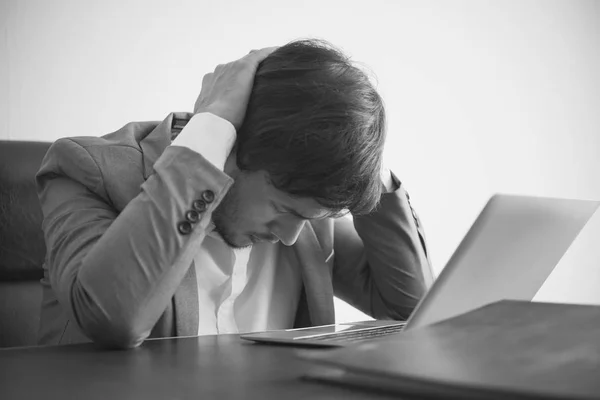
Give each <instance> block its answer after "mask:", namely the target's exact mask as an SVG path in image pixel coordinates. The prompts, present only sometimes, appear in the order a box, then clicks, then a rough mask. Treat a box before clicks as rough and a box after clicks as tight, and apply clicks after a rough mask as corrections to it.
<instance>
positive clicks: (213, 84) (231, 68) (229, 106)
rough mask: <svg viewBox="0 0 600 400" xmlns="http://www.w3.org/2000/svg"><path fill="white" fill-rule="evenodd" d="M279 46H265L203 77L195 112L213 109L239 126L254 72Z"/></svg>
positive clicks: (244, 111)
mask: <svg viewBox="0 0 600 400" xmlns="http://www.w3.org/2000/svg"><path fill="white" fill-rule="evenodd" d="M276 49H277V47H265V48H263V49H260V50H252V51H251V52H250V53H248V54H247V55H245V56H244V57H242V58H240V59H239V60H235V61H232V62H230V63H227V64H219V65H217V67H216V68H215V70H214V72H209V73H208V74H206V75H204V78H203V79H202V89H201V91H200V95H199V96H198V99H197V100H196V104H195V105H194V114H198V113H201V112H210V113H213V114H215V115H216V116H218V117H221V118H223V119H225V120H227V121H229V122H231V124H232V125H233V126H234V128H235V129H236V130H238V129H239V128H240V126H241V125H242V122H243V121H244V116H245V114H246V107H247V106H248V99H249V98H250V92H251V91H252V84H253V82H254V75H255V73H256V69H257V68H258V65H259V64H260V62H261V61H262V60H264V59H265V58H266V57H267V56H268V55H269V54H271V53H272V52H273V51H275V50H276Z"/></svg>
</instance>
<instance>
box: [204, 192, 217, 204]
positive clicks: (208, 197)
mask: <svg viewBox="0 0 600 400" xmlns="http://www.w3.org/2000/svg"><path fill="white" fill-rule="evenodd" d="M214 199H215V194H214V193H213V191H212V190H205V191H204V192H202V200H204V201H205V202H207V203H209V204H210V203H212V202H213V200H214Z"/></svg>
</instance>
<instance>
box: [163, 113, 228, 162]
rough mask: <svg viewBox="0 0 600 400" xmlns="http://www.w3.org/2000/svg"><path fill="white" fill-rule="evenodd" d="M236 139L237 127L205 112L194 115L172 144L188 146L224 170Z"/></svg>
mask: <svg viewBox="0 0 600 400" xmlns="http://www.w3.org/2000/svg"><path fill="white" fill-rule="evenodd" d="M235 139H236V132H235V128H234V127H233V125H232V124H231V123H230V122H229V121H227V120H225V119H223V118H221V117H217V116H216V115H214V114H211V113H207V112H205V113H200V114H196V115H194V116H193V117H192V119H190V121H189V122H188V123H187V125H186V126H185V127H184V128H183V130H182V131H181V133H180V134H179V135H177V137H176V138H175V140H173V142H172V143H171V146H181V147H187V148H188V149H190V150H192V151H195V152H196V153H198V154H200V155H201V156H203V157H204V158H205V159H206V160H207V161H208V162H210V163H211V164H212V165H214V166H215V167H217V168H218V169H220V170H221V171H223V169H224V167H225V161H226V160H227V157H228V156H229V153H230V152H231V149H232V148H233V145H234V143H235Z"/></svg>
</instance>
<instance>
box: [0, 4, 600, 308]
mask: <svg viewBox="0 0 600 400" xmlns="http://www.w3.org/2000/svg"><path fill="white" fill-rule="evenodd" d="M286 3H287V4H286ZM0 4H1V5H0V23H1V24H2V26H1V28H2V29H1V30H0V35H2V37H1V38H0V139H13V140H17V139H24V140H54V139H56V138H58V137H62V136H71V135H100V134H104V133H107V132H110V131H113V130H115V129H117V128H119V127H120V126H121V125H123V124H124V123H126V122H128V121H132V120H147V119H151V120H160V119H162V118H164V116H165V115H166V114H167V113H169V112H170V111H175V110H177V111H182V110H190V109H191V108H192V105H193V102H194V100H195V98H196V96H197V94H198V92H199V90H200V84H201V79H202V76H203V74H204V73H206V72H208V71H210V70H212V69H213V68H214V66H215V65H216V64H218V63H222V62H227V61H230V60H231V59H233V58H237V57H239V56H242V55H243V54H245V53H247V52H248V51H249V50H250V49H253V48H259V47H263V46H268V45H279V44H283V43H285V42H287V41H289V40H292V39H296V38H300V37H312V36H314V37H320V38H324V39H327V40H330V41H331V42H333V43H334V44H337V45H338V46H340V47H342V48H343V49H344V50H345V51H346V52H348V53H349V54H351V55H352V56H354V58H355V59H356V60H359V61H362V62H363V63H364V64H366V65H368V66H369V67H370V68H371V69H372V70H374V71H375V73H376V74H377V76H378V78H379V88H380V90H381V92H382V94H383V96H384V99H385V101H386V103H387V109H388V114H389V141H388V145H387V150H386V159H387V161H388V164H389V165H390V166H391V167H392V169H394V170H395V171H396V173H397V174H398V175H399V176H400V178H401V179H402V180H403V181H404V183H405V184H406V186H407V188H408V189H409V191H410V193H411V198H412V199H413V205H414V206H415V207H416V208H417V209H418V211H419V213H420V214H421V216H422V219H423V221H424V223H425V226H426V229H427V233H428V241H429V244H430V247H431V252H432V257H433V261H434V264H435V265H434V268H435V270H436V272H439V271H440V270H441V268H442V267H443V265H444V264H445V262H446V260H447V259H448V257H449V256H450V255H451V252H452V251H453V250H454V248H455V247H456V245H457V244H458V242H459V240H460V239H461V237H462V235H463V234H464V233H465V232H466V230H467V229H468V227H469V226H470V224H471V222H472V221H473V219H474V218H475V217H476V215H477V213H478V212H479V210H480V209H481V207H482V206H483V204H484V203H485V201H486V200H487V198H488V197H489V196H490V195H491V194H492V193H494V192H510V193H520V194H534V195H546V196H559V197H578V198H593V199H600V72H599V71H600V3H599V2H595V1H525V0H517V1H506V0H502V1H500V0H499V1H470V2H467V1H383V0H380V1H375V0H370V1H364V0H362V1H349V0H344V1H323V0H320V1H295V2H283V1H281V0H264V1H242V0H240V1H218V2H217V1H210V2H209V1H197V0H196V1H192V0H190V1H179V2H177V1H165V0H163V1H159V0H154V1H148V0H145V1H142V0H104V1H102V2H100V1H76V0H54V1H45V0H37V1H36V0H29V1H26V0H4V1H3V2H1V3H0ZM597 217H598V216H597ZM599 238H600V220H598V218H595V219H594V220H593V221H592V222H591V223H590V224H589V226H588V227H587V228H586V229H585V230H584V232H583V233H582V235H581V237H580V240H578V242H577V243H576V244H575V245H574V246H573V248H571V250H570V251H569V253H568V255H567V257H565V258H564V259H563V261H562V262H561V264H560V265H559V267H557V270H556V272H555V274H554V275H553V276H552V277H551V278H550V279H549V281H548V284H547V285H546V286H545V287H544V289H543V290H542V292H541V293H540V299H546V300H557V301H581V302H598V303H600V265H599V264H600V252H599V251H598V250H596V248H598V247H599V246H597V243H598V240H599ZM584 270H586V271H585V273H584ZM570 286H579V287H581V288H582V290H581V292H580V293H581V294H580V295H579V296H578V297H577V298H576V299H574V298H573V296H571V297H568V296H566V295H565V288H567V287H570ZM338 305H339V303H338ZM340 307H342V308H340V310H342V311H341V313H340V319H342V320H347V319H355V318H358V314H356V313H352V312H351V311H348V309H347V308H346V307H343V305H340Z"/></svg>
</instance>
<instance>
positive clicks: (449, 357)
mask: <svg viewBox="0 0 600 400" xmlns="http://www.w3.org/2000/svg"><path fill="white" fill-rule="evenodd" d="M298 354H299V356H301V357H303V358H307V359H309V360H312V361H313V362H314V366H315V367H314V370H312V371H311V372H310V373H309V374H308V375H307V376H306V378H307V379H310V380H319V381H324V382H330V383H338V384H343V385H354V386H360V387H363V388H365V389H377V390H383V391H388V392H394V393H396V394H401V395H406V396H411V395H412V396H418V397H419V398H432V399H433V398H440V399H441V398H444V399H448V398H456V399H505V398H510V399H538V398H539V399H600V306H590V305H569V304H552V303H531V302H525V301H500V302H497V303H493V304H490V305H487V306H484V307H481V308H479V309H476V310H474V311H471V312H468V313H466V314H462V315H460V316H457V317H454V318H451V319H448V320H445V321H442V322H439V323H437V324H433V325H429V326H425V327H422V328H415V329H412V330H408V331H405V332H402V333H400V334H397V335H394V336H390V337H387V338H382V339H378V340H376V341H373V342H365V343H362V344H358V345H356V346H352V347H347V348H343V349H339V350H332V351H327V352H319V353H317V352H310V353H306V352H299V353H298Z"/></svg>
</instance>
